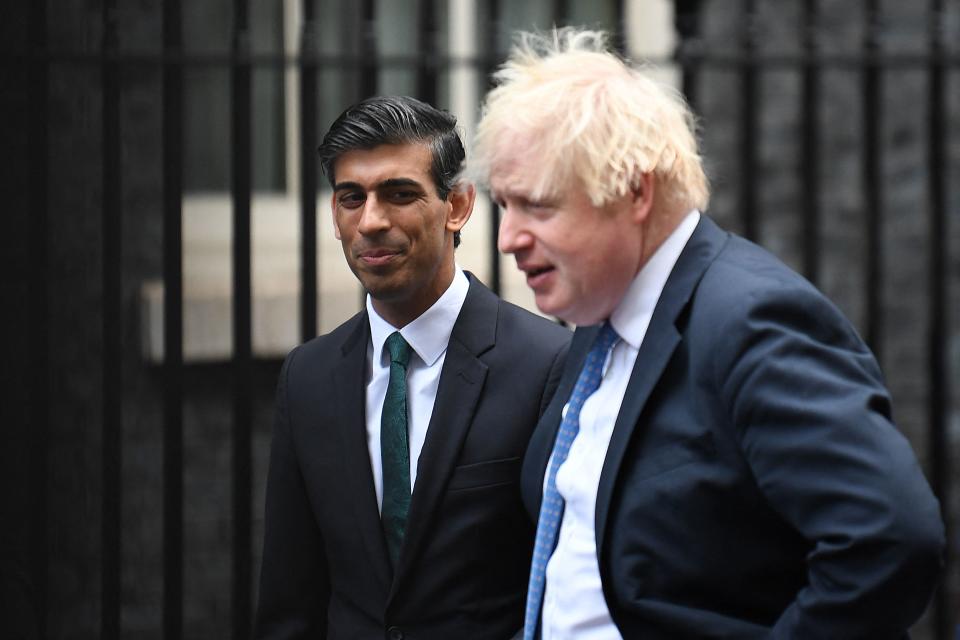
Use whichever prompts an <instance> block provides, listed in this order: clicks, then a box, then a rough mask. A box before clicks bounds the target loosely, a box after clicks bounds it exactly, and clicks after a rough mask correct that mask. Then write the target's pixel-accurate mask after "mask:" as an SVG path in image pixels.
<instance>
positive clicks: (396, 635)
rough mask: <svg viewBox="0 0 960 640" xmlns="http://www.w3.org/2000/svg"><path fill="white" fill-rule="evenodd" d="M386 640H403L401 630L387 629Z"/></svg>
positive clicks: (396, 628)
mask: <svg viewBox="0 0 960 640" xmlns="http://www.w3.org/2000/svg"><path fill="white" fill-rule="evenodd" d="M387 640H403V629H401V628H400V627H390V628H389V629H387Z"/></svg>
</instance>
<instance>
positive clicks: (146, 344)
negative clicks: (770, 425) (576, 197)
mask: <svg viewBox="0 0 960 640" xmlns="http://www.w3.org/2000/svg"><path fill="white" fill-rule="evenodd" d="M554 24H557V25H565V24H574V25H587V26H596V27H599V28H603V29H606V30H609V31H610V32H611V33H612V34H613V36H614V40H615V43H616V44H617V46H618V47H619V48H620V50H621V51H623V52H624V53H625V54H627V55H629V56H630V57H632V58H633V59H635V60H636V61H637V62H638V63H643V64H646V65H648V68H649V70H650V72H651V73H653V74H656V75H658V76H659V77H660V78H661V79H663V80H664V81H667V82H671V83H673V84H675V85H676V86H677V87H678V88H679V89H680V90H682V91H683V92H684V93H685V94H686V95H687V97H688V99H689V100H690V102H691V104H692V106H693V108H694V110H695V111H696V113H697V114H698V116H699V118H700V121H701V125H702V132H701V137H702V140H703V148H704V154H705V156H706V161H707V166H708V171H709V174H710V177H711V180H712V183H713V189H714V196H713V199H712V203H711V207H710V211H709V213H710V214H711V215H712V216H713V217H714V218H715V219H717V220H718V221H719V222H721V224H723V225H725V226H726V227H728V228H730V229H732V230H734V231H737V232H739V233H742V234H744V235H747V236H748V237H750V238H752V239H754V240H756V241H757V242H759V243H760V244H762V245H764V246H766V247H767V248H769V249H770V250H772V251H773V252H774V253H775V254H777V255H779V256H780V257H781V258H783V259H784V260H785V261H786V262H787V263H788V264H790V265H791V266H793V267H794V268H796V269H797V270H798V271H800V272H802V273H804V274H805V275H806V276H807V277H808V278H810V279H811V280H812V281H813V282H814V283H815V284H817V285H818V286H819V287H820V288H822V289H823V290H824V291H825V292H826V293H827V294H828V295H829V296H830V297H831V298H832V299H833V300H834V301H836V302H837V304H838V305H839V306H840V307H841V308H842V309H843V310H844V311H845V312H846V313H847V314H848V315H849V316H850V318H851V319H852V320H853V322H854V323H855V324H856V326H857V327H858V328H859V329H860V331H861V332H862V333H863V335H864V337H865V338H866V339H867V340H868V342H869V343H870V344H871V346H872V348H873V349H874V350H875V351H876V353H877V355H878V357H879V358H880V360H881V363H882V366H883V368H884V371H885V374H886V376H887V380H888V383H889V386H890V389H891V391H892V393H893V397H894V408H895V417H896V419H897V422H898V424H899V426H900V427H901V429H902V430H903V432H904V433H905V434H906V435H907V437H908V438H909V439H910V441H911V443H912V444H913V446H914V448H915V450H916V451H917V455H918V456H919V458H920V461H921V463H922V465H923V467H924V470H925V472H926V473H927V477H928V478H929V479H930V481H931V484H932V485H933V486H934V489H935V491H936V492H937V494H938V495H939V497H940V498H941V501H942V506H943V508H944V514H945V517H946V518H947V521H948V525H949V526H950V548H949V550H948V563H949V564H948V570H947V573H946V574H945V582H944V587H943V588H942V589H941V591H940V593H939V594H938V595H937V598H936V599H935V601H934V602H933V603H932V605H931V608H930V610H929V611H928V612H927V615H926V616H925V617H924V619H923V620H922V621H921V622H920V623H919V624H918V626H917V629H916V630H915V633H914V635H915V637H918V638H928V639H933V638H937V639H940V640H943V639H947V638H953V637H955V636H954V634H955V633H957V631H956V628H957V627H956V625H957V610H958V604H960V577H958V572H957V569H956V567H957V563H956V557H957V552H958V551H960V544H958V542H960V541H958V538H957V535H956V527H955V526H954V525H955V523H956V522H957V516H958V509H960V504H958V500H960V498H958V493H960V492H958V491H957V490H956V489H957V479H958V470H957V466H958V464H960V457H958V439H960V410H958V408H957V398H958V397H960V367H958V365H960V291H958V280H960V132H958V127H960V2H958V1H957V0H925V1H919V2H911V3H903V2H895V1H893V0H884V1H881V0H856V1H854V2H850V1H849V0H767V1H765V2H757V1H755V0H734V1H731V0H702V1H700V0H676V1H673V0H621V1H614V0H590V1H587V0H582V1H578V0H566V1H563V0H527V1H525V2H522V3H521V2H503V1H499V2H498V1H481V0H404V1H399V0H393V1H391V0H363V1H358V2H346V1H340V0H273V1H270V2H250V1H249V0H196V1H193V2H183V1H182V0H167V1H161V0H137V1H125V2H121V1H119V0H46V1H45V2H44V1H37V0H7V1H6V2H5V3H4V5H3V8H0V74H2V75H0V78H2V82H0V123H2V124H0V141H2V143H3V145H2V149H3V151H4V153H3V160H2V161H0V162H2V166H3V171H2V172H0V186H2V189H0V193H2V194H3V196H4V197H3V205H2V207H3V209H2V210H3V214H2V218H0V220H2V221H3V226H2V233H0V267H2V268H0V301H2V305H3V313H2V314H0V315H2V317H3V321H4V322H3V326H4V328H5V331H4V332H3V334H2V344H3V350H2V358H0V375H2V378H0V379H2V382H3V389H4V394H3V398H4V400H3V402H2V403H0V424H2V425H3V436H4V437H3V444H2V447H0V450H2V453H0V491H2V498H3V499H2V501H0V509H2V511H0V536H2V539H0V543H2V546H0V548H2V549H3V551H4V553H3V557H2V558H0V563H2V564H0V589H2V591H0V602H2V605H3V609H2V615H0V636H2V637H4V638H7V637H9V638H58V639H59V638H94V637H101V638H119V637H123V638H157V637H161V636H162V637H164V638H181V637H185V638H230V637H233V638H244V637H248V636H249V632H250V624H251V617H252V612H253V603H254V602H255V590H256V576H257V575H258V557H259V548H260V538H261V534H262V528H261V527H262V509H263V488H264V479H265V475H266V462H267V456H268V452H269V438H270V427H271V412H272V394H273V387H274V384H275V379H276V374H277V372H278V370H279V364H280V362H281V359H282V357H283V355H284V354H285V353H286V351H287V350H289V349H290V348H291V347H292V346H293V345H294V344H296V343H298V342H300V341H302V340H304V339H308V338H309V337H311V336H313V335H316V334H317V333H318V332H325V331H327V330H329V329H331V328H333V327H334V326H336V325H337V324H339V323H340V322H341V321H343V320H344V319H346V318H348V317H349V316H351V315H352V314H353V313H355V312H356V311H357V310H358V309H359V308H360V305H361V299H362V297H361V296H362V294H361V291H360V290H359V288H358V286H357V284H356V282H355V280H354V278H353V277H352V275H351V274H350V273H349V271H348V270H347V268H346V266H345V264H344V262H343V259H342V253H341V250H340V247H339V244H338V243H337V242H336V240H335V239H334V238H333V234H332V226H331V223H330V217H329V206H328V200H329V193H328V192H327V185H326V182H325V180H324V178H323V177H322V176H321V175H320V174H319V172H318V168H317V165H316V160H315V148H316V146H317V144H318V142H319V140H320V138H321V137H322V135H323V133H324V131H325V130H326V127H327V125H328V124H329V123H330V122H331V121H332V120H333V119H334V118H335V117H336V116H337V115H338V114H339V113H340V112H341V111H342V110H343V109H344V108H345V107H346V106H347V105H349V104H350V103H352V102H355V101H357V100H359V99H361V98H362V97H364V96H367V95H372V94H377V93H405V94H412V95H416V96H418V97H420V98H422V99H425V100H427V101H430V102H433V103H435V104H437V105H439V106H441V107H444V108H446V109H449V110H451V111H452V112H454V113H455V114H456V115H457V116H458V118H459V120H460V123H461V126H462V127H463V129H464V133H465V134H466V136H467V137H469V135H470V133H471V131H472V128H473V124H474V123H475V121H476V119H477V116H478V108H479V101H480V99H481V98H482V96H483V93H484V92H485V91H486V89H487V87H488V76H489V72H490V71H491V70H492V69H494V68H495V67H496V65H497V64H499V62H500V61H502V59H503V57H504V55H505V53H506V51H507V50H508V48H509V45H510V41H511V34H512V33H513V31H514V30H516V29H533V28H540V29H544V28H549V27H550V26H551V25H554ZM496 224H497V212H496V210H495V208H493V207H492V206H491V205H490V203H489V201H487V200H485V199H484V198H481V199H480V200H479V201H478V204H477V212H476V213H475V215H474V217H473V218H472V219H471V222H470V224H469V225H468V226H467V228H466V229H465V232H464V242H463V245H462V246H461V248H460V249H459V250H458V261H459V262H460V264H461V265H462V266H463V267H464V268H467V269H470V270H472V271H473V272H474V273H476V274H477V275H478V276H479V277H480V278H481V279H482V280H484V281H485V282H486V283H487V284H488V285H490V286H491V287H493V288H494V289H496V290H498V291H500V292H501V293H502V294H503V295H504V296H505V297H507V298H509V299H511V300H513V301H515V302H518V303H520V304H523V305H525V306H528V307H531V308H532V299H531V298H530V296H529V294H528V292H527V291H526V287H525V285H524V284H523V282H522V280H521V279H520V278H518V277H516V274H515V271H516V270H515V269H514V267H513V265H512V261H510V260H508V259H501V258H499V257H497V255H496V253H495V250H494V240H493V239H494V238H495V233H496Z"/></svg>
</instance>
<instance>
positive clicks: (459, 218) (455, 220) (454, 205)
mask: <svg viewBox="0 0 960 640" xmlns="http://www.w3.org/2000/svg"><path fill="white" fill-rule="evenodd" d="M476 199H477V190H476V188H474V186H473V184H471V183H469V182H460V183H457V184H456V185H454V187H453V189H451V190H450V193H448V194H447V204H449V205H450V210H449V212H448V213H447V225H446V227H447V231H450V232H452V233H455V232H457V231H460V229H462V228H463V225H465V224H467V220H469V219H470V214H472V213H473V203H474V201H475V200H476Z"/></svg>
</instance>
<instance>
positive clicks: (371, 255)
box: [357, 248, 400, 267]
mask: <svg viewBox="0 0 960 640" xmlns="http://www.w3.org/2000/svg"><path fill="white" fill-rule="evenodd" d="M398 255H400V251H399V250H398V249H387V248H378V249H367V250H366V251H361V252H360V253H359V254H357V257H358V258H359V260H360V262H362V263H363V264H365V265H367V266H371V267H377V266H380V265H384V264H387V263H388V262H390V261H391V260H393V259H394V258H395V257H396V256H398Z"/></svg>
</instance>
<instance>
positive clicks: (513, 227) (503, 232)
mask: <svg viewBox="0 0 960 640" xmlns="http://www.w3.org/2000/svg"><path fill="white" fill-rule="evenodd" d="M531 241H532V236H531V235H530V233H529V232H528V231H527V230H526V229H524V228H523V226H522V224H521V223H520V220H519V216H518V215H517V214H516V213H515V212H514V211H513V207H511V206H509V205H506V206H503V207H500V231H499V232H498V233H497V248H498V249H499V250H500V252H501V253H516V252H517V251H519V250H520V249H523V248H525V247H526V246H529V245H530V244H531Z"/></svg>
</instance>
